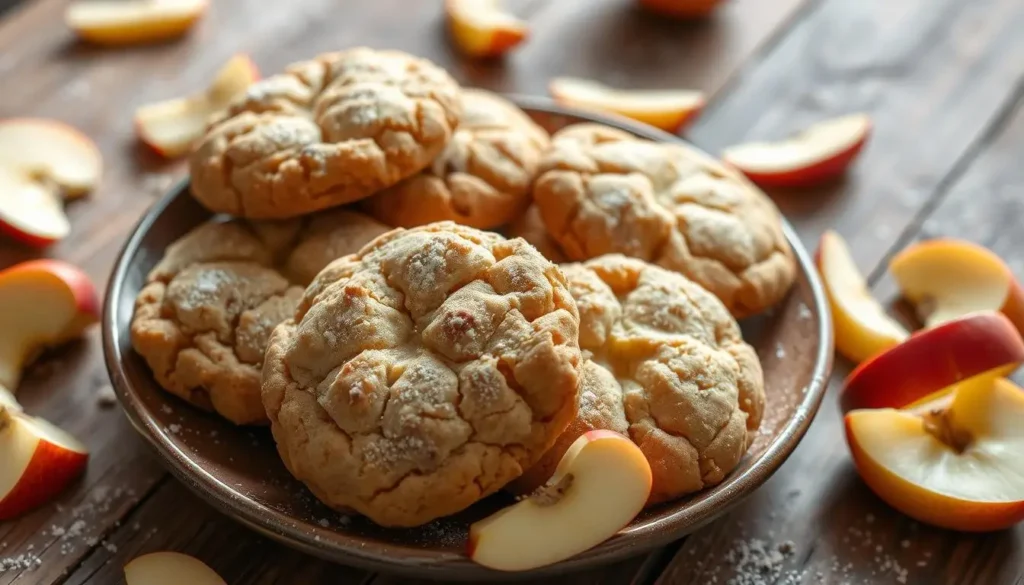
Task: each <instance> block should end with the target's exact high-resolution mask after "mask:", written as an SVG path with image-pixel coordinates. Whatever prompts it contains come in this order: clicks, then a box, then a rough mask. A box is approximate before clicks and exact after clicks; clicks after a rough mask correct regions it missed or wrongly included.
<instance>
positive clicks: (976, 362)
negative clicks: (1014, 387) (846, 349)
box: [839, 311, 1024, 412]
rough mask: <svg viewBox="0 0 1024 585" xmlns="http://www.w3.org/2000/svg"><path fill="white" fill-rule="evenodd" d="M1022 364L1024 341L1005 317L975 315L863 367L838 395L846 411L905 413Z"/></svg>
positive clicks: (923, 333) (934, 330) (941, 327)
mask: <svg viewBox="0 0 1024 585" xmlns="http://www.w3.org/2000/svg"><path fill="white" fill-rule="evenodd" d="M1022 362H1024V340H1022V339H1021V336H1020V333H1018V332H1017V329H1016V328H1015V327H1014V326H1013V323H1011V322H1010V320H1009V319H1007V318H1006V316H1005V315H1003V314H1001V313H995V312H992V311H985V312H979V313H971V314H970V315H966V316H964V317H962V318H960V319H957V320H954V321H948V322H946V323H943V324H942V325H939V326H937V327H934V328H932V329H925V330H922V331H918V332H916V333H914V334H913V335H911V336H910V337H909V338H908V339H907V340H906V341H904V342H903V343H901V344H899V345H897V346H895V347H893V348H891V349H889V350H888V351H885V352H883V353H880V354H878V355H876V356H875V357H873V358H871V359H870V360H868V361H866V362H864V363H862V364H860V365H859V366H858V367H857V368H856V369H855V370H854V371H853V372H852V373H851V374H850V375H849V377H847V378H846V382H845V384H844V386H843V389H842V391H841V393H840V395H839V403H840V406H841V408H842V409H843V412H847V411H850V410H854V409H858V408H907V407H910V406H913V405H915V404H921V403H923V402H927V401H931V400H934V399H935V398H937V397H938V396H939V395H941V394H943V393H946V392H949V391H950V390H952V389H955V387H956V385H957V384H960V383H961V382H965V381H967V380H969V379H971V378H975V377H984V378H988V379H994V378H999V377H1003V376H1006V375H1007V374H1009V373H1010V372H1012V371H1013V370H1015V369H1016V368H1017V367H1018V366H1019V365H1020V364H1021V363H1022Z"/></svg>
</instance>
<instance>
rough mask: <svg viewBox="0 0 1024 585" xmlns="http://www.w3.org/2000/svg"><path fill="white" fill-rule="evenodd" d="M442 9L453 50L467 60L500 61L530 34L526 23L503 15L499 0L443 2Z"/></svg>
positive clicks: (446, 0)
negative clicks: (487, 59) (455, 49)
mask: <svg viewBox="0 0 1024 585" xmlns="http://www.w3.org/2000/svg"><path fill="white" fill-rule="evenodd" d="M444 9H445V10H444V11H445V16H446V17H447V18H448V29H449V31H450V33H451V36H452V40H453V41H455V46H456V47H457V48H458V49H459V50H460V51H461V52H462V53H464V54H465V55H467V56H469V57H477V58H492V57H500V56H501V55H504V54H505V53H507V52H509V51H511V50H512V49H513V48H515V47H516V45H518V44H519V43H521V42H523V41H524V40H526V36H527V34H528V33H529V29H528V28H527V26H526V23H525V22H523V21H522V20H520V19H518V18H516V17H514V16H512V15H511V14H508V13H506V12H504V11H503V10H502V9H501V6H500V5H499V3H498V0H445V3H444Z"/></svg>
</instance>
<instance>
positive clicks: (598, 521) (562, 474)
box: [467, 430, 652, 571]
mask: <svg viewBox="0 0 1024 585" xmlns="http://www.w3.org/2000/svg"><path fill="white" fill-rule="evenodd" d="M651 481H652V477H651V466H650V464H649V463H648V462H647V458H646V457H644V454H643V452H642V451H641V450H640V448H639V447H637V446H636V445H635V444H633V442H632V441H630V440H629V439H627V438H626V437H624V436H622V435H620V434H618V433H616V432H614V431H607V430H595V431H589V432H587V433H584V434H583V435H582V436H580V437H579V438H578V439H576V441H574V442H573V444H572V445H571V446H570V447H569V449H568V450H567V451H566V452H565V455H563V456H562V459H561V461H560V462H559V464H558V467H557V468H556V469H555V473H554V474H553V475H552V476H551V479H550V480H548V483H547V484H545V485H544V486H543V487H541V488H540V489H539V490H538V491H537V492H535V493H534V494H533V495H532V496H530V497H529V498H526V499H524V500H521V501H519V502H518V503H516V504H514V505H512V506H509V507H508V508H505V509H504V510H501V511H499V512H497V513H495V514H494V515H492V516H490V517H488V518H485V519H483V520H481V521H479V522H476V523H474V524H473V525H472V526H471V527H470V529H469V547H468V550H467V554H468V555H469V557H470V558H471V559H473V560H474V561H476V562H477V563H480V564H481V565H484V566H486V567H490V568H492V569H497V570H500V571H526V570H529V569H534V568H537V567H542V566H544V565H550V564H552V563H557V562H559V561H563V560H565V559H567V558H570V557H572V556H574V555H576V554H579V553H581V552H583V551H585V550H587V549H589V548H592V547H594V546H597V545H598V544H600V543H602V542H604V541H605V540H607V539H609V538H611V537H612V536H614V535H615V533H616V532H618V531H619V530H621V529H622V528H623V527H625V526H626V525H628V524H629V523H630V522H631V521H632V520H633V518H634V517H636V515H637V514H639V513H640V511H641V510H643V507H644V504H646V503H647V498H648V497H649V496H650V493H651Z"/></svg>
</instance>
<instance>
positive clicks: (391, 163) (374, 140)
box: [189, 48, 461, 219]
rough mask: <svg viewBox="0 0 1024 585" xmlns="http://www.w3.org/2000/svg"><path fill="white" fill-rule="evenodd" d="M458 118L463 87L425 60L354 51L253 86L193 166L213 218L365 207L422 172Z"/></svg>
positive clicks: (217, 124) (221, 120) (209, 135)
mask: <svg viewBox="0 0 1024 585" xmlns="http://www.w3.org/2000/svg"><path fill="white" fill-rule="evenodd" d="M460 113H461V100H460V98H459V87H458V85H457V84H456V83H455V81H454V80H452V78H451V77H449V75H448V74H447V73H446V72H445V71H444V70H442V69H440V68H439V67H437V66H436V65H434V64H432V63H430V62H429V61H426V60H423V59H418V58H416V57H413V56H411V55H407V54H405V53H402V52H399V51H378V50H373V49H368V48H355V49H349V50H346V51H341V52H337V53H327V54H323V55H320V56H319V57H317V58H316V59H313V60H310V61H303V62H300V63H295V64H292V65H290V66H289V67H287V68H286V70H285V73H283V74H280V75H274V76H272V77H268V78H266V79H264V80H262V81H259V82H257V83H255V84H253V85H252V86H251V87H250V88H249V90H248V92H247V93H246V95H245V96H243V97H242V98H240V99H238V100H237V101H235V102H234V103H233V104H231V105H230V106H229V107H228V109H227V111H226V112H224V113H223V114H222V115H220V116H219V117H218V118H217V119H215V120H213V121H212V123H211V124H210V126H209V128H208V130H207V132H206V135H205V136H204V137H203V138H202V140H201V141H200V142H199V144H198V145H197V147H196V149H195V150H194V151H193V153H192V155H191V156H190V158H189V168H190V170H191V175H192V193H193V195H194V196H195V198H196V199H197V200H199V202H200V203H202V204H203V205H204V206H206V207H207V208H208V209H210V210H211V211H213V212H220V213H228V214H231V215H235V216H239V217H247V218H255V219H282V218H288V217H294V216H297V215H302V214H305V213H309V212H312V211H316V210H319V209H325V208H328V207H334V206H337V205H340V204H342V203H347V202H350V201H355V200H358V199H362V198H364V197H367V196H369V195H372V194H373V193H376V192H377V191H380V190H381V189H384V188H386V187H390V186H392V185H394V184H396V183H398V182H399V181H401V180H402V179H404V178H406V177H410V176H412V175H414V174H416V173H418V172H420V171H421V170H423V169H424V168H426V167H427V165H429V164H430V163H431V161H433V160H434V159H436V158H437V157H438V155H440V154H441V152H442V151H443V150H444V147H445V145H446V144H447V143H448V141H449V139H450V138H451V135H452V132H453V130H454V128H455V126H456V124H457V122H458V118H459V115H460Z"/></svg>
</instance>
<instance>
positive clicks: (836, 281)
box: [814, 230, 910, 363]
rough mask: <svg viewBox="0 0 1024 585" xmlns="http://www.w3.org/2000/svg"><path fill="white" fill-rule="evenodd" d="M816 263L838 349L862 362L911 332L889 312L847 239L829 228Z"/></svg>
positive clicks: (817, 253) (853, 359) (822, 236)
mask: <svg viewBox="0 0 1024 585" xmlns="http://www.w3.org/2000/svg"><path fill="white" fill-rule="evenodd" d="M814 260H815V264H816V265H817V267H818V272H819V273H820V274H821V280H822V283H823V284H824V285H825V294H826V295H827V296H828V301H829V307H830V308H831V309H832V324H833V329H834V331H835V345H836V349H837V350H838V351H839V353H841V354H842V355H844V356H845V357H846V358H847V359H849V360H851V361H853V362H854V363H860V362H863V361H864V360H867V359H868V358H870V357H871V356H874V355H877V354H878V353H880V352H882V351H885V350H887V349H889V348H891V347H893V346H895V345H897V344H899V343H900V342H902V341H903V340H904V339H906V338H907V337H908V336H909V335H910V333H909V332H908V331H907V330H906V329H905V328H904V327H903V326H902V325H900V324H899V323H897V322H896V321H895V320H893V319H892V317H890V316H889V315H887V314H886V313H885V310H884V309H883V308H882V305H880V304H878V301H876V300H875V299H874V298H873V297H872V296H871V292H870V291H869V290H868V286H867V283H866V282H865V281H864V277H863V276H861V274H860V272H859V271H858V270H857V266H856V264H854V262H853V257H852V256H850V250H849V248H847V246H846V242H844V241H843V238H842V237H840V236H839V234H837V233H835V232H833V231H831V230H828V231H826V232H825V233H824V234H822V235H821V241H820V242H819V244H818V250H817V252H816V253H815V255H814Z"/></svg>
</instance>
